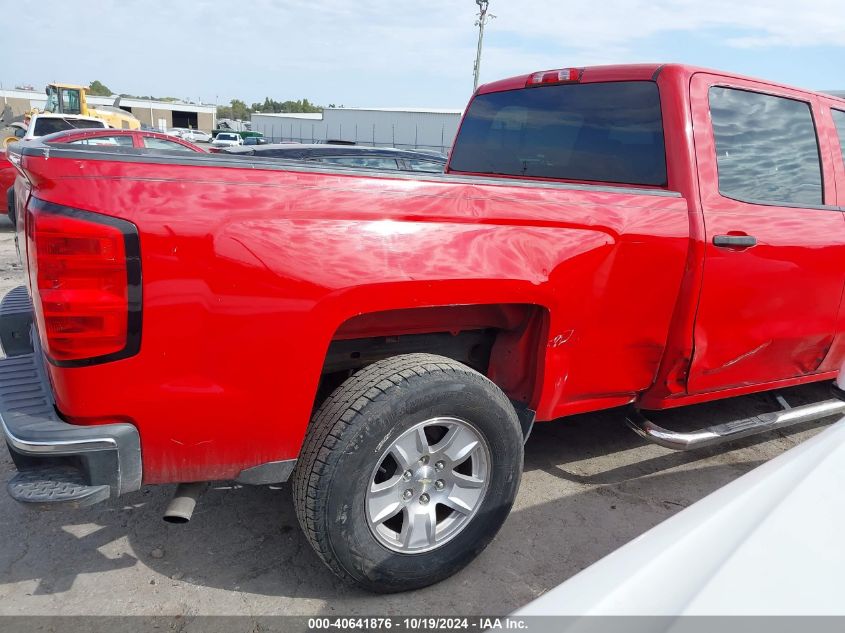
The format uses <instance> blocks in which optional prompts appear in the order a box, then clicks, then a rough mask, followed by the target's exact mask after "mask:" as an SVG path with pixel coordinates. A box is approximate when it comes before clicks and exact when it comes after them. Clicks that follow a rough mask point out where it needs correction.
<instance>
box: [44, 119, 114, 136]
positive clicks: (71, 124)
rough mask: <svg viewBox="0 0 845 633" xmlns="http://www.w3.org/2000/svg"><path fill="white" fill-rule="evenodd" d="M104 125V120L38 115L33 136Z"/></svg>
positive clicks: (102, 126)
mask: <svg viewBox="0 0 845 633" xmlns="http://www.w3.org/2000/svg"><path fill="white" fill-rule="evenodd" d="M104 127H106V125H105V123H103V122H102V121H91V120H89V119H72V118H61V117H38V118H37V119H36V120H35V128H34V129H33V131H32V134H33V136H47V135H48V134H53V133H54V132H63V131H65V130H77V129H83V128H104Z"/></svg>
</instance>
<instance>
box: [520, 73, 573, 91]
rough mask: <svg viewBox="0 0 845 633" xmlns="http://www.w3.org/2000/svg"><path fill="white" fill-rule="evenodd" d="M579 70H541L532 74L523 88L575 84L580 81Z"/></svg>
mask: <svg viewBox="0 0 845 633" xmlns="http://www.w3.org/2000/svg"><path fill="white" fill-rule="evenodd" d="M582 71H583V69H581V68H558V69H557V70H541V71H540V72H538V73H533V74H532V75H531V76H530V77H528V81H526V82H525V87H526V88H527V87H529V86H543V85H546V84H563V83H575V82H578V81H581V72H582Z"/></svg>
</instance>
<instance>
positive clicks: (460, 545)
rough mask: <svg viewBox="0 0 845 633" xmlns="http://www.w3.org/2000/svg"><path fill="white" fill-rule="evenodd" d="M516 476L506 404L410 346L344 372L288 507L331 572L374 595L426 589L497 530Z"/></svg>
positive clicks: (477, 380)
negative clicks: (291, 505)
mask: <svg viewBox="0 0 845 633" xmlns="http://www.w3.org/2000/svg"><path fill="white" fill-rule="evenodd" d="M521 473H522V432H521V430H520V426H519V422H518V419H517V416H516V413H515V411H514V409H513V406H512V405H511V403H510V402H509V401H508V399H507V397H506V396H505V395H504V394H503V393H502V392H501V390H500V389H499V388H498V387H496V385H494V384H493V383H492V382H490V381H489V380H488V379H487V378H485V377H484V376H482V375H481V374H479V373H478V372H476V371H474V370H472V369H470V368H469V367H466V366H465V365H462V364H460V363H458V362H455V361H453V360H451V359H448V358H444V357H441V356H434V355H429V354H408V355H403V356H396V357H393V358H390V359H387V360H383V361H379V362H377V363H374V364H372V365H370V366H368V367H366V368H364V369H362V370H360V371H358V372H357V373H356V374H354V375H353V376H352V377H351V378H349V379H348V380H347V381H346V382H344V383H343V384H342V385H341V386H340V387H338V388H337V389H336V390H335V391H334V392H333V393H332V395H331V396H329V397H328V398H327V399H326V401H325V402H324V403H323V404H322V406H321V407H320V409H319V410H318V411H317V413H316V414H315V416H314V419H313V421H312V424H311V428H310V430H309V433H308V437H307V438H306V441H305V444H304V446H303V450H302V455H301V457H300V461H299V464H298V465H297V470H296V473H295V475H294V502H295V504H296V509H297V516H298V517H299V521H300V523H301V524H302V527H303V529H304V531H305V534H306V536H307V537H308V540H309V541H310V542H311V545H312V546H313V547H314V549H315V550H316V551H317V553H318V554H319V556H320V557H321V558H322V560H323V562H325V563H326V564H327V565H328V566H329V567H330V568H331V569H332V570H333V571H334V572H335V573H336V574H338V575H339V576H341V577H343V578H345V579H348V580H352V581H354V582H356V583H358V584H360V585H362V586H364V587H366V588H367V589H370V590H372V591H378V592H394V591H404V590H408V589H415V588H418V587H424V586H426V585H429V584H431V583H434V582H437V581H439V580H442V579H443V578H446V577H448V576H450V575H452V574H453V573H455V572H456V571H458V570H459V569H461V568H462V567H464V566H465V565H466V564H467V563H469V562H470V561H471V560H472V559H473V558H475V556H477V555H478V553H480V552H481V551H482V550H483V549H484V547H486V546H487V544H488V543H489V542H490V540H492V538H493V537H494V536H495V534H496V532H498V530H499V528H500V527H501V525H502V523H503V522H504V520H505V518H506V517H507V515H508V512H509V511H510V508H511V506H512V504H513V501H514V498H515V496H516V492H517V490H518V488H519V481H520V476H521Z"/></svg>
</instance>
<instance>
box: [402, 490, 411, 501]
mask: <svg viewBox="0 0 845 633" xmlns="http://www.w3.org/2000/svg"><path fill="white" fill-rule="evenodd" d="M413 496H414V491H413V490H411V489H410V488H409V489H408V490H406V491H405V492H403V493H402V498H403V499H410V498H411V497H413Z"/></svg>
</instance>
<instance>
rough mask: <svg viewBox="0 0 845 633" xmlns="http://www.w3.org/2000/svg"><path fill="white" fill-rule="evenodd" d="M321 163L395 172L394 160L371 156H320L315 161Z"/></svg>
mask: <svg viewBox="0 0 845 633" xmlns="http://www.w3.org/2000/svg"><path fill="white" fill-rule="evenodd" d="M315 160H316V161H318V162H321V163H331V164H332V165H342V166H344V167H363V168H366V169H388V170H394V171H395V170H396V169H397V166H396V159H395V158H381V157H377V156H376V157H371V156H322V157H320V158H316V159H315Z"/></svg>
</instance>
